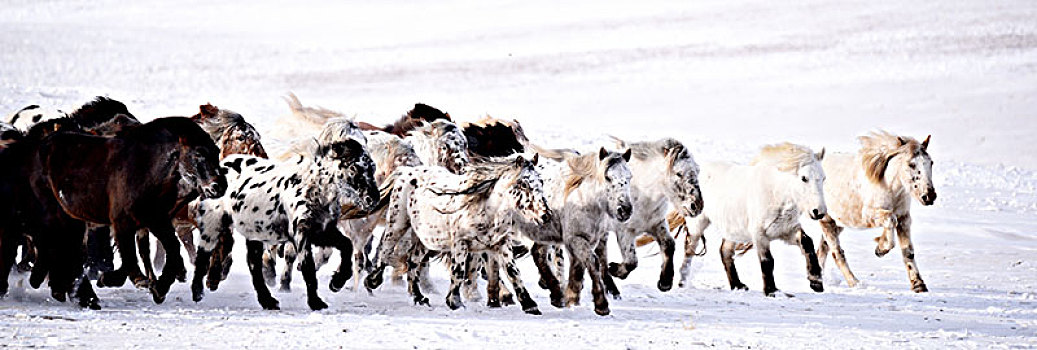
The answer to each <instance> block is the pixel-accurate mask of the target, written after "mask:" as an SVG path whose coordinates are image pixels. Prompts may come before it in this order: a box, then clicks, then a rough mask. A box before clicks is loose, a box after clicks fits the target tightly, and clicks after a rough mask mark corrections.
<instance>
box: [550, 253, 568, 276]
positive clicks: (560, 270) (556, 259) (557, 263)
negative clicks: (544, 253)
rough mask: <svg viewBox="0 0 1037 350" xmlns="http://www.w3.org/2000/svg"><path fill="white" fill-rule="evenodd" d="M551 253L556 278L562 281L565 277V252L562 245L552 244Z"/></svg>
mask: <svg viewBox="0 0 1037 350" xmlns="http://www.w3.org/2000/svg"><path fill="white" fill-rule="evenodd" d="M549 253H550V257H551V262H552V263H553V264H554V275H555V279H557V280H559V281H561V280H562V279H563V278H564V277H565V252H564V251H563V250H562V246H561V245H552V246H551V250H550V251H549Z"/></svg>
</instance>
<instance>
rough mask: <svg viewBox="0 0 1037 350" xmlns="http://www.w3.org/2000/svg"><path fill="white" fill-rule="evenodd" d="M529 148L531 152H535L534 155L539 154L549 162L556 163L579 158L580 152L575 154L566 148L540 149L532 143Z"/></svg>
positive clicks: (574, 151)
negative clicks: (549, 160)
mask: <svg viewBox="0 0 1037 350" xmlns="http://www.w3.org/2000/svg"><path fill="white" fill-rule="evenodd" d="M529 148H530V149H532V150H533V152H535V153H537V154H539V155H541V156H543V157H546V158H548V159H551V160H554V161H558V162H562V161H565V160H566V159H569V158H575V157H578V156H580V152H577V151H576V150H572V149H568V148H555V149H549V148H543V147H540V146H538V145H536V144H534V143H529Z"/></svg>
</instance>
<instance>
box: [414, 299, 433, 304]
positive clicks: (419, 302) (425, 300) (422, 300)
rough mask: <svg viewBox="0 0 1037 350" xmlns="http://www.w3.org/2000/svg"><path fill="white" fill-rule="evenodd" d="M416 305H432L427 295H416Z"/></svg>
mask: <svg viewBox="0 0 1037 350" xmlns="http://www.w3.org/2000/svg"><path fill="white" fill-rule="evenodd" d="M414 305H424V306H432V305H431V304H429V302H428V298H426V297H414Z"/></svg>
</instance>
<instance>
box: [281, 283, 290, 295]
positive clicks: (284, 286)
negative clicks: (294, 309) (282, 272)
mask: <svg viewBox="0 0 1037 350" xmlns="http://www.w3.org/2000/svg"><path fill="white" fill-rule="evenodd" d="M277 291H278V292H281V293H291V292H292V286H291V285H290V284H284V283H282V284H281V288H278V289H277Z"/></svg>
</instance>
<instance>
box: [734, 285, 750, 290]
mask: <svg viewBox="0 0 1037 350" xmlns="http://www.w3.org/2000/svg"><path fill="white" fill-rule="evenodd" d="M731 290H749V287H747V286H746V285H744V284H741V283H739V284H736V285H733V286H731Z"/></svg>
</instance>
